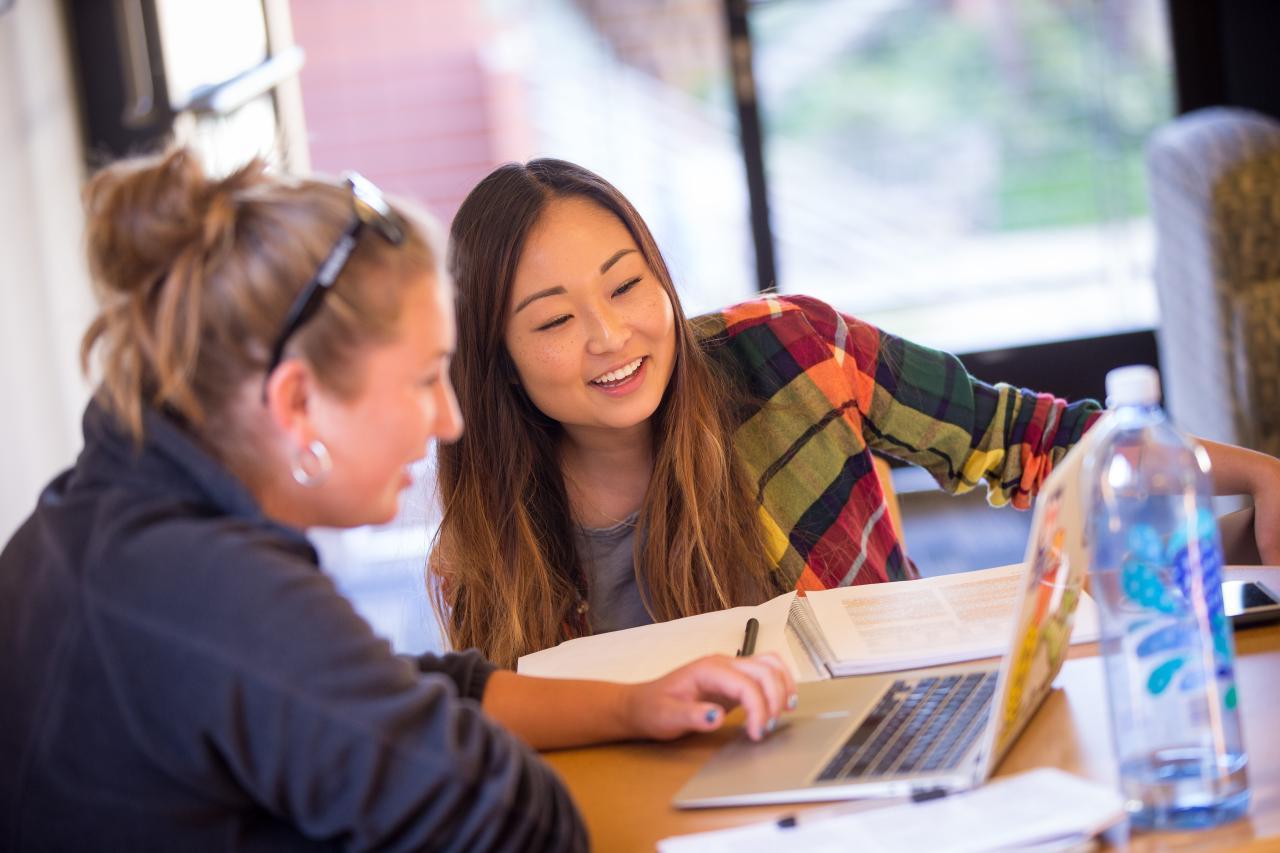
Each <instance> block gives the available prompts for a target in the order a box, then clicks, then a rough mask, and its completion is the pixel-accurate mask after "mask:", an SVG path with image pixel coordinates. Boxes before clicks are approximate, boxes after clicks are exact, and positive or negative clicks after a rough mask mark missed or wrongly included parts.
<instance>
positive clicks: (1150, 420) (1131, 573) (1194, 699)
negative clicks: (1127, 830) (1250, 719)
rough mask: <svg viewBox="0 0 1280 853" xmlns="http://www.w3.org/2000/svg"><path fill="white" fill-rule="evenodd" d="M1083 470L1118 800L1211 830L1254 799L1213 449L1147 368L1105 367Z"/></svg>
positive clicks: (1134, 820)
mask: <svg viewBox="0 0 1280 853" xmlns="http://www.w3.org/2000/svg"><path fill="white" fill-rule="evenodd" d="M1107 403H1108V406H1109V407H1110V408H1111V410H1112V411H1111V413H1110V415H1109V416H1108V417H1107V419H1106V420H1105V421H1104V422H1102V423H1100V424H1099V425H1098V428H1099V429H1101V430H1102V431H1103V432H1102V434H1101V435H1100V436H1098V438H1097V444H1096V445H1095V449H1094V450H1093V452H1092V453H1091V454H1090V456H1089V458H1088V459H1087V461H1086V464H1085V468H1084V472H1085V473H1084V477H1085V480H1084V482H1085V488H1086V490H1087V491H1086V492H1085V495H1086V500H1088V501H1089V504H1088V507H1087V511H1088V542H1089V545H1090V551H1091V561H1090V566H1091V569H1090V571H1091V574H1092V590H1093V595H1094V597H1095V598H1096V599H1097V602H1098V607H1099V615H1100V620H1101V629H1102V654H1103V658H1104V662H1105V667H1106V673H1107V694H1108V698H1109V700H1110V703H1109V704H1110V711H1111V732H1112V736H1113V742H1114V746H1115V750H1116V756H1117V759H1118V762H1119V766H1120V786H1121V794H1122V795H1123V796H1124V797H1125V800H1126V808H1127V810H1128V811H1129V817H1130V825H1131V826H1133V827H1134V828H1136V829H1189V828H1198V827H1209V826H1216V825H1218V824H1221V823H1225V822H1227V821H1230V820H1234V819H1235V818H1238V817H1240V816H1241V815H1243V814H1244V813H1245V811H1247V809H1248V807H1249V781H1248V776H1247V773H1246V770H1245V765H1246V763H1247V759H1246V755H1245V751H1244V744H1243V741H1242V739H1241V735H1240V719H1239V713H1238V711H1237V707H1238V704H1239V701H1240V696H1239V694H1238V692H1237V690H1236V685H1235V673H1234V657H1235V654H1234V646H1233V642H1232V637H1231V626H1230V623H1229V622H1228V621H1227V618H1226V616H1225V614H1224V613H1223V609H1222V588H1221V587H1222V564H1223V558H1222V542H1221V537H1220V535H1219V533H1218V525H1217V520H1216V519H1215V518H1214V515H1213V512H1212V510H1211V507H1210V502H1209V497H1210V495H1211V494H1212V489H1211V482H1210V479H1209V457H1208V454H1206V453H1205V451H1204V448H1202V447H1200V446H1199V445H1197V444H1195V443H1194V442H1192V441H1190V440H1188V439H1187V438H1186V437H1184V436H1183V435H1182V434H1180V433H1179V432H1178V431H1177V430H1175V429H1174V428H1173V426H1172V425H1171V424H1170V423H1169V421H1168V419H1167V418H1166V417H1165V414H1164V412H1163V411H1162V410H1161V408H1160V378H1159V376H1158V375H1157V373H1156V371H1155V370H1154V369H1153V368H1150V367H1145V366H1137V367H1122V368H1119V369H1117V370H1113V371H1111V372H1110V373H1109V374H1107Z"/></svg>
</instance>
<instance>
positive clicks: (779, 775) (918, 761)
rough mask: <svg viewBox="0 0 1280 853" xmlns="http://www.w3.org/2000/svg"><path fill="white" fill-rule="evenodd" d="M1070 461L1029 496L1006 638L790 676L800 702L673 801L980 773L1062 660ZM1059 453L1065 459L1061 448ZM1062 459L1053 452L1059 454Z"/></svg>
mask: <svg viewBox="0 0 1280 853" xmlns="http://www.w3.org/2000/svg"><path fill="white" fill-rule="evenodd" d="M1074 455H1076V456H1077V459H1076V460H1072V461H1074V462H1076V464H1074V465H1070V466H1067V465H1065V464H1063V465H1059V468H1060V469H1064V468H1071V469H1072V470H1071V471H1070V472H1068V471H1066V470H1058V471H1055V472H1054V474H1055V476H1053V477H1050V479H1049V482H1048V483H1046V485H1045V488H1044V490H1043V491H1042V492H1041V495H1040V499H1039V500H1038V501H1037V504H1036V513H1035V518H1034V520H1033V522H1032V535H1031V538H1030V541H1029V542H1028V543H1027V556H1026V560H1025V561H1024V565H1025V567H1026V582H1025V583H1024V584H1023V589H1022V593H1021V598H1020V600H1019V605H1018V610H1017V615H1016V617H1015V618H1014V620H1013V626H1014V631H1013V636H1012V637H1011V638H1010V641H1009V647H1008V650H1007V651H1006V653H1005V655H1004V657H1003V659H1002V661H1001V663H1000V665H999V667H994V668H993V667H992V666H991V664H990V663H989V662H988V663H986V664H983V663H970V664H965V665H951V666H946V667H937V668H934V669H931V670H917V671H912V672H897V673H892V674H888V675H876V676H861V677H852V678H836V679H831V680H828V681H817V682H809V683H805V684H801V685H800V710H799V711H798V712H796V713H795V714H793V715H791V716H790V717H788V718H784V721H783V724H782V726H780V728H779V729H778V731H776V732H774V733H773V735H771V736H770V737H768V738H766V739H765V740H764V741H761V742H759V743H754V742H752V741H750V740H748V739H747V738H746V737H745V735H742V736H740V737H739V738H738V739H737V740H735V741H733V742H731V743H730V744H728V745H727V746H725V747H724V748H723V749H721V750H720V751H719V752H717V753H716V754H715V755H714V756H712V758H711V760H710V761H709V762H707V764H706V765H704V766H703V767H702V768H701V769H700V770H699V771H698V773H697V775H695V776H694V777H693V778H692V779H691V780H690V781H689V783H688V784H686V785H685V786H684V787H683V788H682V789H681V790H680V791H679V793H677V794H676V797H675V801H674V802H675V805H676V806H677V807H680V808H699V807H709V806H728V805H755V804H761V803H784V802H805V801H816V800H836V799H846V798H853V797H896V796H912V797H914V798H916V799H922V798H928V797H931V796H936V795H940V794H943V793H947V792H951V791H956V790H963V789H966V788H970V787H973V786H975V785H979V784H981V783H982V782H984V781H985V780H986V779H987V777H988V776H990V774H991V772H992V771H993V770H994V768H995V766H996V764H997V763H998V762H999V760H1000V759H1001V758H1002V757H1003V756H1004V753H1005V752H1006V751H1007V750H1008V748H1009V747H1010V746H1011V745H1012V743H1013V741H1014V739H1015V738H1016V737H1017V736H1018V734H1019V733H1020V732H1021V731H1022V729H1023V728H1024V727H1025V726H1026V724H1027V722H1028V721H1029V720H1030V718H1031V716H1032V715H1033V714H1034V713H1035V711H1036V709H1037V708H1039V706H1040V703H1041V702H1043V700H1044V697H1045V696H1046V695H1047V694H1048V692H1049V689H1050V686H1051V685H1052V683H1053V679H1054V677H1055V676H1057V674H1058V670H1059V669H1061V668H1062V662H1063V660H1064V659H1065V658H1066V655H1067V649H1068V644H1069V640H1070V636H1071V626H1072V623H1073V621H1074V618H1075V609H1076V604H1077V602H1078V601H1079V600H1080V591H1081V589H1082V586H1083V581H1084V577H1085V571H1086V556H1085V552H1084V547H1083V536H1082V533H1083V522H1082V518H1081V512H1080V501H1079V497H1078V494H1077V491H1076V486H1075V480H1074V478H1075V476H1077V474H1078V470H1077V469H1078V457H1079V454H1074ZM1068 459H1070V456H1069V457H1068ZM1066 461H1067V460H1064V463H1065V462H1066Z"/></svg>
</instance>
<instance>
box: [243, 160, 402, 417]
mask: <svg viewBox="0 0 1280 853" xmlns="http://www.w3.org/2000/svg"><path fill="white" fill-rule="evenodd" d="M343 177H344V179H345V180H346V184H347V188H348V189H350V191H351V209H352V216H351V222H350V224H348V225H347V227H346V228H345V229H344V230H343V232H342V233H341V234H340V235H338V239H337V241H336V242H335V243H334V244H333V248H332V249H330V250H329V254H327V255H325V258H324V260H323V261H321V262H320V266H319V268H318V269H317V270H316V274H315V275H314V276H312V277H311V281H309V282H307V286H306V287H304V288H302V291H301V292H300V293H299V294H298V297H297V298H296V299H295V300H293V304H292V305H290V306H289V313H288V314H286V315H285V320H284V326H283V327H282V328H281V330H280V334H279V335H278V336H277V337H276V340H275V343H274V344H273V345H272V347H271V360H270V361H268V362H267V373H266V378H264V379H263V382H262V399H263V402H266V399H267V379H269V378H270V377H271V374H272V373H273V372H274V371H275V369H276V368H277V367H279V366H280V362H281V361H283V360H284V348H285V345H286V344H288V343H289V339H290V338H291V337H293V336H294V334H295V333H296V332H297V331H298V329H300V328H302V327H303V325H305V324H306V322H307V321H308V320H310V319H311V318H312V317H314V316H315V313H316V311H317V310H319V308H320V305H321V303H323V302H324V297H325V294H327V293H328V292H329V289H330V288H331V287H333V283H334V282H335V281H337V280H338V276H339V275H340V274H341V273H342V270H343V268H345V267H346V265H347V261H349V260H350V259H351V253H352V252H354V251H355V249H356V244H357V242H359V239H360V233H361V232H362V231H364V229H366V228H369V229H372V230H373V231H375V232H376V233H377V234H378V235H379V236H380V237H381V238H382V239H384V240H386V241H387V242H388V243H390V244H391V245H393V246H399V245H400V244H401V243H403V242H404V237H405V227H404V220H402V219H401V218H400V216H399V215H398V214H397V213H396V212H395V211H394V210H392V209H391V205H390V204H388V203H387V200H386V199H385V198H384V197H383V195H382V191H381V190H379V189H378V188H377V187H376V186H374V185H373V182H372V181H370V180H368V179H367V178H365V177H364V176H362V175H360V174H358V173H356V172H347V173H346V174H345V175H344V176H343Z"/></svg>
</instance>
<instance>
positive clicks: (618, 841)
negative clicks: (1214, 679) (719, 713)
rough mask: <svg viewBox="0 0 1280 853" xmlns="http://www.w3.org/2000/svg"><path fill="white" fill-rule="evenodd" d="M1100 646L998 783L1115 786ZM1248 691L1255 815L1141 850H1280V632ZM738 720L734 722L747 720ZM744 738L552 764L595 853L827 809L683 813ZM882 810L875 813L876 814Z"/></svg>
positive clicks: (627, 747) (554, 757) (1069, 677)
mask: <svg viewBox="0 0 1280 853" xmlns="http://www.w3.org/2000/svg"><path fill="white" fill-rule="evenodd" d="M1228 576H1230V577H1235V578H1249V577H1264V578H1267V579H1269V580H1271V581H1272V582H1271V584H1270V585H1271V587H1272V588H1273V589H1277V591H1280V589H1278V587H1280V570H1277V569H1268V568H1263V569H1232V570H1230V571H1229V572H1228ZM1096 654H1097V650H1096V648H1094V647H1092V646H1081V647H1077V648H1075V649H1073V654H1072V659H1071V660H1068V661H1067V663H1066V665H1065V666H1064V667H1063V669H1062V672H1061V673H1059V675H1058V678H1057V681H1056V682H1055V687H1054V690H1053V692H1052V693H1051V694H1050V695H1049V697H1048V699H1046V700H1045V703H1044V705H1042V706H1041V708H1040V710H1039V711H1038V712H1037V714H1036V716H1035V719H1033V720H1032V721H1031V723H1030V725H1029V726H1028V727H1027V730H1026V732H1024V733H1023V735H1022V737H1021V738H1019V739H1018V742H1017V743H1015V744H1014V746H1013V748H1012V749H1011V750H1010V752H1009V754H1008V756H1006V757H1005V759H1004V761H1002V762H1001V764H1000V767H999V768H998V769H997V771H996V774H995V775H996V776H1006V775H1009V774H1013V773H1020V772H1022V771H1024V770H1029V769H1031V768H1033V767H1044V766H1052V767H1060V768H1062V769H1064V770H1068V771H1070V772H1073V773H1077V774H1079V775H1081V776H1085V777H1088V778H1091V779H1096V780H1098V781H1101V782H1110V783H1114V782H1115V774H1116V769H1115V762H1114V760H1113V758H1112V756H1111V741H1110V738H1111V735H1110V731H1109V729H1108V721H1107V711H1106V688H1105V686H1104V684H1103V676H1102V666H1101V661H1100V659H1099V658H1098V657H1097V656H1096ZM1236 654H1237V658H1238V660H1237V679H1238V680H1237V683H1238V684H1239V689H1240V697H1241V700H1240V709H1241V715H1242V724H1243V727H1244V737H1245V748H1246V750H1247V751H1248V753H1249V781H1250V785H1251V787H1252V790H1253V799H1252V802H1251V804H1250V809H1249V815H1248V817H1246V818H1245V819H1243V820H1240V821H1236V822H1235V823H1232V824H1229V825H1227V826H1223V827H1219V828H1217V829H1213V830H1209V831H1204V832H1195V833H1152V834H1142V835H1134V837H1133V839H1132V840H1131V843H1130V845H1129V846H1130V849H1134V850H1144V851H1145V850H1175V849H1176V850H1184V849H1197V850H1198V849H1206V850H1208V849H1214V850H1218V849H1223V848H1236V847H1251V848H1255V849H1259V850H1262V849H1272V850H1280V744H1278V743H1277V742H1278V741H1280V737H1277V736H1276V735H1275V730H1276V729H1277V728H1280V708H1277V700H1280V626H1276V625H1272V626H1266V627H1258V628H1248V629H1243V630H1241V631H1238V632H1237V633H1236ZM738 719H739V717H738V716H737V715H733V716H730V718H729V722H730V723H733V722H735V721H737V720H738ZM736 733H737V726H735V725H727V726H726V727H725V728H723V729H721V730H720V731H719V732H715V733H712V734H707V735H695V736H690V737H686V738H683V739H681V740H679V741H676V742H674V743H664V744H658V743H624V744H613V745H609V746H600V747H590V748H586V749H572V750H561V751H558V752H550V753H546V754H545V756H544V757H545V758H546V759H547V761H548V762H549V763H550V764H551V765H552V766H553V767H554V768H555V769H556V770H557V772H559V773H560V775H561V777H562V778H563V779H564V781H565V783H566V784H567V785H568V787H569V790H570V791H571V792H572V793H573V797H574V799H575V800H576V801H577V803H578V807H579V808H580V809H581V810H582V814H583V817H584V818H585V819H586V822H587V826H588V828H589V830H590V832H591V839H592V845H593V848H594V849H596V850H601V851H609V853H613V851H628V850H653V849H654V846H655V844H656V843H657V841H658V840H659V839H662V838H666V837H668V836H671V835H681V834H684V833H689V832H702V831H706V830H710V829H721V828H725V827H730V826H737V825H740V824H743V823H749V822H753V821H761V820H767V819H774V818H777V817H780V816H782V815H784V814H792V813H795V812H796V811H799V810H803V809H805V808H815V807H816V806H794V805H783V806H752V807H742V808H720V809H696V810H687V811H685V810H679V809H675V808H673V807H672V806H671V799H672V797H673V796H675V793H676V791H678V790H679V789H680V787H681V786H682V785H684V783H685V782H686V781H688V780H689V778H690V777H691V776H692V775H693V774H694V773H695V772H696V771H697V769H698V768H699V767H700V766H701V765H702V764H703V762H705V761H706V760H707V759H708V758H710V757H711V755H712V753H714V752H715V751H716V749H718V748H719V747H720V746H722V745H723V744H725V743H727V742H728V741H729V740H731V739H732V738H733V737H734V736H735V735H736ZM869 807H874V804H869Z"/></svg>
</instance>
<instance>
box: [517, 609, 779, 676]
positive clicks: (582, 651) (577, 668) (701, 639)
mask: <svg viewBox="0 0 1280 853" xmlns="http://www.w3.org/2000/svg"><path fill="white" fill-rule="evenodd" d="M795 596H796V594H795V593H794V592H787V593H783V594H782V595H780V596H778V597H777V598H773V599H771V600H769V601H766V602H765V603H764V604H760V605H757V606H755V607H733V608H730V609H729V610H719V611H716V612H714V613H702V614H699V615H697V616H687V617H685V618H684V619H673V620H671V621H670V622H658V623H655V624H653V625H641V626H640V627H638V628H628V629H626V630H623V631H611V632H609V633H606V634H594V635H592V636H590V637H579V638H577V639H574V640H566V641H565V642H563V643H561V644H560V645H558V646H555V647H554V648H550V649H544V650H543V651H540V652H534V653H533V654H528V655H525V656H524V657H522V658H520V660H519V661H518V662H517V663H516V671H517V672H519V673H520V674H521V675H536V676H542V677H544V678H589V679H595V680H599V681H615V682H620V683H623V684H634V683H637V682H641V681H650V680H652V679H655V678H659V677H660V676H663V675H666V674H667V673H668V672H670V671H671V670H673V669H676V668H677V667H680V666H683V665H684V664H686V663H690V662H691V661H694V660H697V659H698V658H700V657H703V656H704V655H713V654H721V655H730V656H732V655H734V654H735V653H736V652H737V651H738V649H739V648H740V647H741V645H742V635H743V631H744V629H745V627H746V624H747V619H749V618H750V617H753V616H754V617H755V618H756V619H757V620H759V622H760V630H759V634H758V635H757V638H756V652H757V653H760V652H775V653H777V655H778V656H779V657H780V658H782V660H783V662H784V663H786V664H787V666H788V667H790V669H791V672H792V674H793V675H798V674H799V672H800V671H801V668H800V667H799V665H798V663H797V661H796V659H795V657H794V656H793V654H792V652H791V647H790V645H789V644H788V642H787V637H786V624H787V614H788V613H789V612H790V609H791V602H792V601H793V600H794V599H795Z"/></svg>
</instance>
